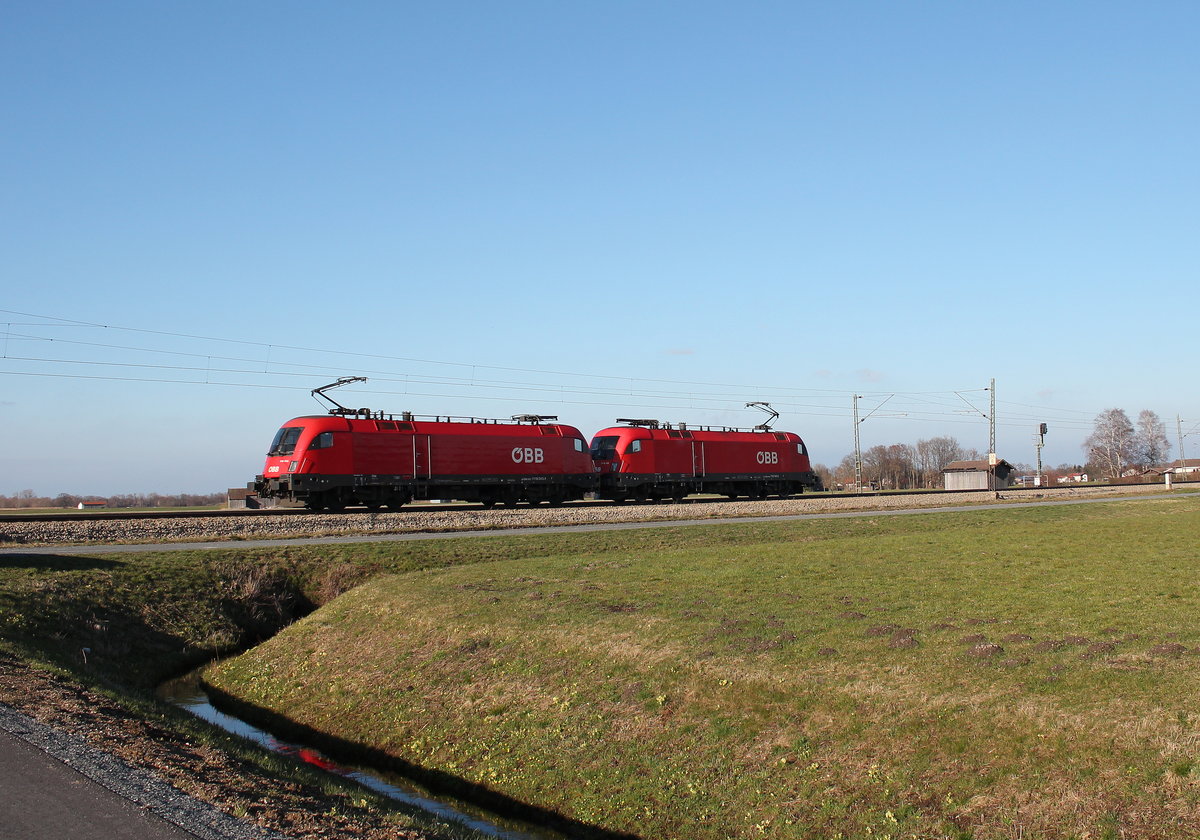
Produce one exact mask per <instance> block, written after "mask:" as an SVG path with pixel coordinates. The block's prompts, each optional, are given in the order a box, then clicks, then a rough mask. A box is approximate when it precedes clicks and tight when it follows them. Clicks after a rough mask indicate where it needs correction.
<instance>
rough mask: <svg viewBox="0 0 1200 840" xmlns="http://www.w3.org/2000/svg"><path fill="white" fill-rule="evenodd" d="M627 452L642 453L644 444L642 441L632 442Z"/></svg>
mask: <svg viewBox="0 0 1200 840" xmlns="http://www.w3.org/2000/svg"><path fill="white" fill-rule="evenodd" d="M625 451H626V452H641V451H642V442H641V441H640V440H632V441H630V442H629V448H627V449H626V450H625Z"/></svg>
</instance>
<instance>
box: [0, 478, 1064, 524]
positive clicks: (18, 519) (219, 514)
mask: <svg viewBox="0 0 1200 840" xmlns="http://www.w3.org/2000/svg"><path fill="white" fill-rule="evenodd" d="M1050 489H1054V488H1045V487H1010V488H1007V489H1005V490H1003V491H1001V492H1002V493H1003V494H1004V495H1005V496H1010V495H1011V496H1014V497H1020V496H1024V495H1029V496H1030V497H1031V498H1036V497H1037V495H1038V494H1041V493H1045V492H1047V491H1048V490H1050ZM978 492H979V491H978V490H916V491H914V490H880V491H874V492H866V493H842V492H834V493H830V492H822V493H805V494H803V495H801V496H792V497H790V498H792V499H794V500H796V499H875V498H886V497H897V496H910V497H914V498H918V497H919V498H928V497H938V496H944V497H946V498H948V499H951V498H954V497H955V496H962V495H967V494H971V493H978ZM728 501H730V500H729V499H726V498H725V497H724V496H695V497H691V498H688V499H686V500H685V501H684V504H689V505H709V504H724V503H726V502H728ZM738 501H739V502H745V501H762V500H747V499H739V500H738ZM639 504H642V503H638V502H610V501H582V502H565V503H564V504H563V505H562V507H563V508H594V507H617V508H635V507H638V506H639ZM483 509H484V508H483V506H482V505H479V504H475V503H471V502H450V503H442V504H436V503H425V502H415V503H410V504H407V505H405V506H404V507H402V508H400V509H398V510H386V511H384V512H386V513H413V514H420V513H452V512H455V511H478V510H483ZM547 509H548V508H547V506H546V505H544V504H542V505H531V504H520V505H517V506H516V507H515V508H511V510H517V511H520V510H547ZM371 512H372V511H369V510H368V509H367V508H347V509H346V510H345V511H344V512H343V513H342V514H333V515H335V516H337V515H353V514H365V513H371ZM312 514H313V511H310V510H308V509H307V508H302V507H297V508H260V509H257V510H253V509H247V510H169V511H153V510H137V511H121V510H104V511H81V512H69V511H64V512H62V513H18V512H14V511H9V512H5V513H0V524H3V523H30V522H120V521H134V520H156V519H157V520H185V519H219V518H229V517H233V518H246V519H255V518H270V517H287V516H311V515H312Z"/></svg>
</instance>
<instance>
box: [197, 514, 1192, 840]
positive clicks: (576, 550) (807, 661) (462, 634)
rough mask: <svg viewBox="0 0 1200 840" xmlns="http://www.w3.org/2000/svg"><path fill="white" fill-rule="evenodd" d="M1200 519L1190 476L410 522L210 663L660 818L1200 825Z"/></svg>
mask: <svg viewBox="0 0 1200 840" xmlns="http://www.w3.org/2000/svg"><path fill="white" fill-rule="evenodd" d="M1198 525H1200V500H1197V499H1196V498H1195V497H1190V498H1188V497H1182V498H1173V499H1164V500H1156V501H1142V502H1133V503H1128V502H1127V503H1122V502H1114V503H1111V504H1104V505H1089V506H1086V507H1057V508H1040V509H1023V510H1011V511H1002V510H993V511H980V512H976V513H960V514H931V515H920V516H905V517H893V518H888V517H878V518H864V519H858V520H840V521H824V522H802V523H782V524H778V525H768V526H764V525H728V526H722V527H720V528H711V527H705V528H691V529H678V530H671V531H657V532H653V533H650V532H643V533H640V534H638V533H632V534H617V535H580V536H576V537H554V538H544V539H540V540H539V539H537V538H523V539H520V540H518V539H511V538H504V537H497V538H495V539H488V540H477V541H466V540H464V541H459V542H450V543H445V544H439V545H432V544H429V545H426V546H422V547H418V548H416V549H413V548H409V547H399V546H396V547H391V548H389V549H386V551H389V552H395V553H396V554H395V555H394V556H398V555H399V553H403V552H411V551H416V552H417V553H418V554H419V555H420V556H421V557H422V558H423V562H424V563H425V565H426V566H427V567H428V568H425V569H424V570H421V571H411V572H404V573H400V574H395V575H388V576H379V577H375V578H373V579H371V580H370V581H368V582H367V583H366V584H365V585H363V586H361V587H359V588H357V589H355V590H353V591H351V592H349V593H347V594H345V595H343V596H341V597H339V598H337V599H335V600H333V601H331V602H330V603H328V604H327V605H326V606H325V607H324V608H322V609H320V610H319V611H317V612H315V613H314V614H312V615H310V616H308V617H307V618H305V619H304V620H302V621H300V622H298V623H296V624H294V625H292V626H291V627H289V628H288V629H287V630H285V631H284V632H282V633H281V634H279V635H278V636H276V637H275V638H273V639H271V640H270V641H268V642H267V643H265V644H263V645H261V646H259V647H257V648H255V649H254V650H252V651H250V652H248V653H246V654H245V655H243V656H241V657H239V658H236V659H233V660H230V661H228V662H227V663H225V664H224V665H222V666H219V667H217V668H215V669H212V670H211V671H210V673H209V674H208V679H209V680H210V681H211V682H213V683H215V684H216V685H218V686H220V688H221V689H223V690H224V691H227V692H229V693H231V694H233V695H236V696H238V697H240V698H242V699H243V700H244V701H246V702H247V703H250V704H253V705H256V706H259V707H261V708H264V709H267V710H275V711H278V712H281V713H284V714H286V716H287V717H289V718H290V719H292V720H293V721H296V722H298V723H299V724H302V725H306V726H310V727H312V728H314V729H317V730H321V731H324V732H328V733H331V734H332V735H334V736H337V737H338V738H340V739H343V740H344V741H345V742H348V743H351V744H358V745H361V746H363V747H369V748H373V749H378V750H383V751H386V752H387V753H389V754H391V755H393V756H396V757H397V758H398V759H401V760H403V761H407V762H412V763H414V764H416V765H419V766H422V767H426V768H430V769H432V770H437V771H441V772H444V773H446V774H450V775H452V776H455V777H458V778H460V779H462V780H465V781H466V782H469V783H473V784H477V785H481V786H484V787H486V788H488V789H491V790H494V791H497V792H499V793H502V794H505V795H507V796H511V797H512V798H514V799H516V800H519V801H522V802H527V803H531V804H534V805H538V806H541V807H545V808H549V809H557V810H560V811H562V812H563V813H565V814H568V815H570V816H571V817H574V818H576V819H579V820H582V821H584V822H586V823H590V824H594V825H599V826H603V827H605V828H608V829H612V830H617V831H627V832H631V833H635V834H638V835H640V836H643V837H646V838H655V840H660V839H661V838H686V840H703V838H729V837H739V838H740V837H756V836H771V837H785V838H790V837H797V838H809V837H812V838H815V837H823V838H824V837H847V838H850V837H873V838H879V837H890V838H896V839H897V840H898V838H901V837H903V838H909V837H915V838H935V837H948V838H975V840H983V838H1011V837H1027V838H1032V837H1054V838H1085V837H1086V838H1114V840H1115V838H1119V837H1136V838H1151V837H1162V838H1167V837H1180V836H1198V835H1200V704H1198V703H1197V699H1196V698H1197V696H1200V695H1198V690H1200V674H1198V673H1197V669H1196V661H1197V660H1196V656H1195V651H1196V647H1197V645H1198V644H1200V627H1198V626H1197V624H1196V621H1195V616H1196V614H1197V608H1198V607H1200V585H1198V584H1200V579H1198V577H1197V565H1198V563H1197V561H1200V550H1198V549H1197V543H1196V535H1197V532H1198V528H1197V526H1198ZM476 552H482V553H483V555H485V556H481V555H477V554H476ZM479 560H490V561H493V562H487V563H481V562H477V561H479ZM441 563H449V564H453V565H450V566H448V567H446V568H434V567H436V566H438V565H440V564H441Z"/></svg>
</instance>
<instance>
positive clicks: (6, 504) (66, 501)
mask: <svg viewBox="0 0 1200 840" xmlns="http://www.w3.org/2000/svg"><path fill="white" fill-rule="evenodd" d="M224 501H225V494H224V493H178V494H175V495H167V496H163V495H159V494H158V493H126V494H123V495H118V496H107V497H105V496H74V495H72V494H70V493H59V494H58V495H57V496H55V497H53V498H51V497H49V496H37V495H35V494H34V492H33V491H32V490H22V491H20V492H19V493H16V494H15V495H12V496H0V508H73V507H78V506H79V503H80V502H106V503H107V504H108V506H109V507H113V508H134V507H137V508H140V507H194V506H199V505H216V504H221V503H222V502H224Z"/></svg>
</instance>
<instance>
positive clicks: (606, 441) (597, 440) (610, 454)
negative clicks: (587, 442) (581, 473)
mask: <svg viewBox="0 0 1200 840" xmlns="http://www.w3.org/2000/svg"><path fill="white" fill-rule="evenodd" d="M619 439H620V438H618V437H617V436H616V435H597V436H596V437H594V438H592V460H593V461H611V460H612V459H613V458H616V457H617V441H618V440H619Z"/></svg>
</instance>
